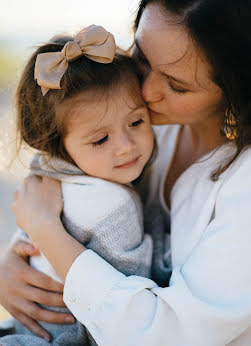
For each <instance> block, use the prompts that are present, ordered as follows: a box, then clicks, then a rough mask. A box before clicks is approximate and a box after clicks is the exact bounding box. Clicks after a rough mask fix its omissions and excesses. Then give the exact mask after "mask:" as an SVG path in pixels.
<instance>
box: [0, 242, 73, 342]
mask: <svg viewBox="0 0 251 346" xmlns="http://www.w3.org/2000/svg"><path fill="white" fill-rule="evenodd" d="M34 255H38V252H37V250H36V249H35V248H34V247H33V246H32V245H31V244H29V243H25V242H18V243H16V244H14V245H13V246H12V248H10V249H9V250H8V251H7V253H6V254H5V255H4V256H2V258H0V277H1V280H0V304H2V305H3V306H4V308H5V309H6V310H8V311H9V312H10V313H11V315H12V316H13V317H15V318H16V319H17V320H19V321H20V322H21V323H22V324H23V325H25V326H26V327H27V328H28V329H29V330H30V331H31V332H33V333H34V334H35V335H37V336H39V337H42V338H45V339H46V340H50V338H51V336H50V334H49V333H48V332H47V331H45V330H44V329H42V328H41V327H40V325H39V324H38V323H37V322H36V320H37V321H45V322H50V323H60V324H71V323H73V322H74V318H73V316H71V315H70V314H64V313H58V312H52V311H49V310H44V309H42V308H41V307H39V305H38V304H37V303H40V304H45V305H51V306H65V305H64V302H63V297H62V292H63V285H61V284H60V283H58V282H56V281H54V280H52V279H50V278H49V277H48V276H46V275H44V274H43V273H40V272H38V271H37V270H35V269H33V268H32V267H30V266H29V265H28V256H34Z"/></svg>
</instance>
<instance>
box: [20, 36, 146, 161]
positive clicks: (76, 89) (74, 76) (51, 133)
mask: <svg viewBox="0 0 251 346" xmlns="http://www.w3.org/2000/svg"><path fill="white" fill-rule="evenodd" d="M72 40H73V38H72V37H69V36H57V37H54V38H53V39H52V40H51V41H50V42H49V43H48V44H45V45H43V46H41V47H39V48H38V49H37V50H36V51H35V52H34V54H33V55H32V56H31V58H30V59H29V61H28V62H27V64H26V67H25V69H24V71H23V74H22V76H21V79H20V82H19V85H18V89H17V93H16V108H17V135H18V138H19V146H18V150H19V149H20V147H21V144H22V143H23V142H25V143H26V144H28V145H29V146H30V147H32V148H34V149H38V150H40V151H41V152H43V153H46V154H49V156H54V157H59V158H62V159H64V160H66V161H68V162H71V163H73V161H72V159H71V158H70V157H69V155H68V153H67V152H66V150H65V149H64V146H63V139H64V136H65V135H66V119H65V117H64V116H63V117H62V116H61V117H59V116H58V115H57V112H56V107H57V106H58V105H60V104H61V103H62V102H63V101H64V100H66V99H68V98H71V97H73V96H75V95H77V94H78V93H80V92H82V91H89V90H94V91H95V92H100V94H99V95H100V97H102V96H105V97H106V96H108V93H110V92H112V91H113V90H114V91H115V90H117V87H118V84H120V83H129V87H130V90H131V91H132V92H133V93H134V95H132V96H135V97H139V95H140V87H139V81H138V70H137V66H136V64H135V63H134V62H133V60H132V59H131V58H130V57H129V56H128V55H126V53H125V52H123V51H122V50H120V49H118V50H117V53H116V55H115V57H114V60H113V62H112V63H109V64H102V63H98V62H95V61H92V60H90V59H88V58H87V57H85V56H84V55H83V56H82V57H80V58H78V59H77V60H75V61H73V62H71V63H69V66H68V68H67V71H66V72H65V74H64V76H63V78H62V80H61V83H60V86H61V88H62V89H61V90H49V91H48V92H47V94H46V95H45V96H43V95H42V92H41V88H40V86H39V85H38V84H37V82H36V81H35V79H34V68H35V61H36V57H37V55H38V54H40V53H45V52H46V53H47V52H58V51H61V50H62V49H63V47H64V45H65V44H66V43H67V42H68V41H72ZM122 85H123V84H122ZM114 88H116V89H114ZM137 93H138V94H139V95H136V94H137ZM109 96H110V94H109Z"/></svg>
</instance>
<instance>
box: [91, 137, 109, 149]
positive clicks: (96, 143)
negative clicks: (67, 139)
mask: <svg viewBox="0 0 251 346" xmlns="http://www.w3.org/2000/svg"><path fill="white" fill-rule="evenodd" d="M107 139H108V135H107V136H105V137H104V138H101V139H100V140H98V141H96V142H94V143H92V145H93V146H94V147H97V146H98V145H102V144H103V143H105V142H106V141H107Z"/></svg>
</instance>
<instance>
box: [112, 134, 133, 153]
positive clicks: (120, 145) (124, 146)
mask: <svg viewBox="0 0 251 346" xmlns="http://www.w3.org/2000/svg"><path fill="white" fill-rule="evenodd" d="M134 147H135V142H134V140H133V138H131V136H130V135H129V134H125V133H123V134H120V135H119V137H118V140H117V143H116V155H117V156H121V155H124V154H129V153H130V152H131V151H132V150H133V149H134Z"/></svg>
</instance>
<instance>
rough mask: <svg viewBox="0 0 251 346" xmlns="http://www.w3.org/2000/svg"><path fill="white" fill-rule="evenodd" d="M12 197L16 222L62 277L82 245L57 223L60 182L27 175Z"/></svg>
mask: <svg viewBox="0 0 251 346" xmlns="http://www.w3.org/2000/svg"><path fill="white" fill-rule="evenodd" d="M14 199H15V201H14V204H13V207H12V210H13V212H14V214H15V215H16V222H17V225H18V226H19V227H20V228H22V229H24V230H25V231H26V232H27V234H28V236H29V238H30V239H31V241H32V243H33V244H34V246H36V247H37V248H39V250H40V251H41V252H42V253H43V254H44V255H45V257H46V258H47V259H48V260H49V262H50V263H51V265H52V266H53V267H54V268H55V270H56V271H57V274H58V275H59V276H60V278H61V279H62V280H63V281H64V280H65V277H66V274H67V272H68V271H69V268H70V266H71V265H72V263H73V261H74V260H75V258H76V257H77V256H78V255H80V254H81V253H82V252H83V251H84V250H86V248H85V247H84V246H83V245H81V244H80V243H79V242H78V241H76V240H75V239H74V238H73V237H71V236H70V235H69V234H68V233H67V232H66V231H65V229H64V227H63V225H62V223H61V220H60V214H61V211H62V207H63V205H62V194H61V187H60V183H59V182H58V181H56V180H53V179H50V178H47V177H42V178H41V177H37V176H29V177H28V178H26V179H25V182H24V184H23V185H22V187H21V189H20V190H19V191H17V192H16V193H15V197H14Z"/></svg>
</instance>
